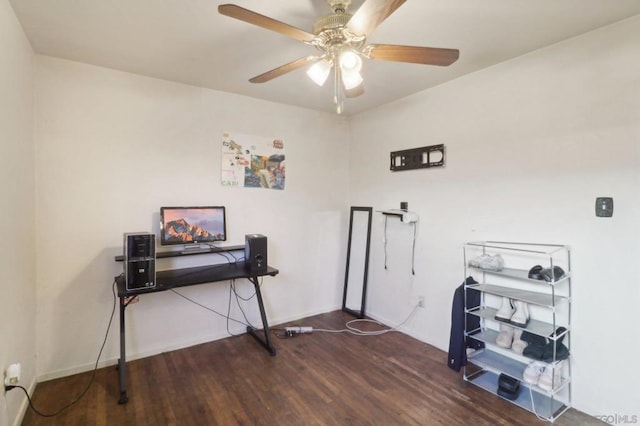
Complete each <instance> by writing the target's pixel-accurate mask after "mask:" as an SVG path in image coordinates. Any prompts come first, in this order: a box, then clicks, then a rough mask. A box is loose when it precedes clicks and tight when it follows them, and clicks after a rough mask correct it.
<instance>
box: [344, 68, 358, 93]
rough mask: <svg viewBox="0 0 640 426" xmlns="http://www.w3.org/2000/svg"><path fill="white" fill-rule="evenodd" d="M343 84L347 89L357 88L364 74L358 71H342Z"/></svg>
mask: <svg viewBox="0 0 640 426" xmlns="http://www.w3.org/2000/svg"><path fill="white" fill-rule="evenodd" d="M342 84H344V88H345V89H346V90H351V89H355V88H356V87H358V86H360V84H362V76H361V75H360V73H359V72H358V71H350V72H346V71H345V72H343V73H342Z"/></svg>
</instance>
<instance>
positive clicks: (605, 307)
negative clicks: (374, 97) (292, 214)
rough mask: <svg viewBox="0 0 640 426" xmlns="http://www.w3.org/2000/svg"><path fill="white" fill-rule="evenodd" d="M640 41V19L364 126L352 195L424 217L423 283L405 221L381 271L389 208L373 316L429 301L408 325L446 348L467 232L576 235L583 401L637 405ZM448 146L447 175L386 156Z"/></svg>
mask: <svg viewBox="0 0 640 426" xmlns="http://www.w3.org/2000/svg"><path fill="white" fill-rule="evenodd" d="M638 39H640V17H637V18H634V19H630V20H627V21H624V22H622V23H619V24H617V25H613V26H610V27H607V28H603V29H601V30H598V31H595V32H592V33H589V34H586V35H583V36H581V37H578V38H575V39H571V40H567V41H565V42H563V43H560V44H558V45H555V46H552V47H549V48H546V49H543V50H540V51H536V52H533V53H531V54H529V55H526V56H524V57H521V58H518V59H515V60H512V61H509V62H506V63H503V64H500V65H497V66H494V67H492V68H489V69H486V70H484V71H480V72H477V73H475V74H472V75H468V76H466V77H463V78H460V79H458V80H455V81H452V82H450V83H448V84H444V85H442V86H439V87H436V88H434V89H432V90H428V91H425V92H423V93H420V94H417V95H414V96H412V97H409V98H406V99H404V100H402V101H400V102H396V103H394V104H391V105H388V106H385V107H381V108H379V109H377V110H374V111H370V112H368V113H364V114H360V115H359V116H357V117H355V118H354V119H353V121H352V137H353V141H352V145H351V164H350V170H351V175H350V183H351V203H353V204H362V205H372V206H374V207H375V208H378V209H384V208H398V207H399V203H400V201H408V202H409V209H410V210H414V211H416V212H418V213H419V215H420V219H421V224H420V228H419V237H418V241H417V247H416V250H417V254H416V275H415V277H412V276H411V274H410V270H409V268H410V262H409V261H408V259H409V256H410V253H411V246H410V244H411V235H410V231H409V228H408V227H407V226H404V227H403V226H400V225H394V226H390V228H389V233H388V238H387V240H388V245H389V249H388V253H389V260H388V265H389V269H388V270H387V271H385V270H384V268H383V266H382V264H383V250H382V242H381V239H382V218H381V215H379V217H378V219H377V220H378V223H377V224H375V223H374V234H373V247H372V266H371V275H370V277H371V279H370V287H369V289H370V290H369V291H370V292H369V301H370V303H369V312H370V313H371V314H372V315H374V316H377V317H378V318H383V319H385V320H386V321H388V322H389V323H397V322H399V321H400V320H401V319H403V318H404V317H405V316H406V315H407V314H408V313H409V312H410V310H411V305H412V304H414V303H415V299H416V297H417V296H418V295H425V296H426V301H427V307H426V309H425V310H420V311H419V313H418V316H417V317H416V318H415V319H414V320H413V321H412V322H411V323H410V324H409V325H408V326H407V327H406V328H405V329H406V330H407V331H408V332H409V333H411V334H413V335H415V336H417V337H418V338H420V339H422V340H424V341H426V342H428V343H431V344H433V345H435V346H437V347H439V348H441V349H443V350H445V351H446V350H447V349H448V343H449V324H450V315H451V300H452V296H453V291H454V289H455V288H456V287H457V286H458V285H459V284H460V283H461V282H462V280H463V261H462V245H463V243H464V242H465V241H473V240H484V239H488V240H502V241H525V242H546V243H563V244H569V245H570V246H571V247H572V260H573V262H572V266H573V268H572V270H573V277H574V279H573V283H574V293H573V295H574V304H573V334H572V349H573V358H572V359H573V364H572V365H573V367H574V368H573V373H574V382H573V390H574V394H573V395H574V405H575V406H576V407H577V408H579V409H581V410H583V411H586V412H588V413H590V414H594V415H598V414H615V413H617V414H621V415H622V414H629V415H631V414H640V413H638V405H637V402H638V401H639V400H640V392H639V391H638V386H637V383H638V382H639V381H640V375H639V374H638V370H637V369H636V368H635V367H634V366H633V362H634V360H635V355H637V354H638V353H640V345H639V344H638V339H636V338H635V337H634V336H635V335H636V334H637V333H636V327H635V323H636V310H637V309H636V306H637V304H638V300H640V290H639V289H640V286H638V285H637V282H636V281H637V277H638V274H639V272H640V270H639V268H638V259H639V258H640V232H639V229H638V223H639V217H640V197H639V196H638V194H639V193H640V49H639V48H638V43H637V40H638ZM461 56H462V57H464V52H461ZM441 143H444V144H445V145H446V149H447V158H446V166H445V167H444V168H437V169H423V170H417V171H404V172H390V171H389V152H391V151H396V150H401V149H407V148H413V147H420V146H426V145H434V144H441ZM363 158H367V159H368V161H362V159H363ZM599 196H610V197H613V198H614V203H615V212H614V215H613V217H612V218H610V219H604V218H597V217H595V214H594V205H595V199H596V197H599ZM396 223H397V222H396ZM391 301H392V302H391ZM443 361H444V359H443ZM460 380H462V379H460Z"/></svg>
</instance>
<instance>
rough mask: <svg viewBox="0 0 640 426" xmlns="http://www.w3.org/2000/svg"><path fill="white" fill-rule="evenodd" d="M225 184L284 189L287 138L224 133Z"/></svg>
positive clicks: (222, 166) (222, 179) (223, 163)
mask: <svg viewBox="0 0 640 426" xmlns="http://www.w3.org/2000/svg"><path fill="white" fill-rule="evenodd" d="M221 182H222V185H223V186H237V187H245V188H268V189H284V184H285V156H284V142H283V141H282V140H280V139H275V138H267V137H261V136H252V135H242V134H235V133H224V134H223V137H222V165H221Z"/></svg>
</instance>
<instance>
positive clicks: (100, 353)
mask: <svg viewBox="0 0 640 426" xmlns="http://www.w3.org/2000/svg"><path fill="white" fill-rule="evenodd" d="M122 275H124V274H120V275H119V276H117V277H116V278H115V279H114V280H113V286H112V288H111V289H112V292H113V308H112V309H111V316H110V318H109V324H108V325H107V331H106V333H105V334H104V340H103V341H102V346H100V351H99V352H98V358H97V359H96V363H95V365H94V366H93V372H92V374H91V379H89V383H88V384H87V387H85V388H84V390H83V391H82V392H81V393H80V395H78V397H77V398H76V399H75V400H73V401H71V402H70V403H69V404H67V405H65V406H64V407H62V408H60V409H59V410H58V411H56V412H54V413H43V412H41V411H39V410H38V409H36V407H35V406H34V405H33V402H32V401H31V397H30V396H29V392H28V391H27V390H26V389H25V388H24V387H22V386H20V385H13V386H5V390H6V391H7V390H11V389H14V388H19V389H22V391H23V392H24V394H25V395H26V396H27V400H28V401H29V407H30V408H31V409H32V410H33V412H34V413H36V414H37V415H39V416H41V417H55V416H57V415H58V414H60V413H62V412H63V411H65V410H67V409H68V408H71V407H72V406H74V405H75V404H77V403H78V402H79V401H80V400H81V399H82V398H83V397H84V396H85V395H86V394H87V392H88V391H89V388H90V387H91V385H92V384H93V381H94V379H95V377H96V372H97V371H98V363H99V362H100V357H101V356H102V351H103V350H104V346H105V344H106V343H107V337H108V336H109V330H111V324H112V323H113V317H114V315H115V312H116V300H117V296H116V282H117V281H118V278H120V277H121V276H122Z"/></svg>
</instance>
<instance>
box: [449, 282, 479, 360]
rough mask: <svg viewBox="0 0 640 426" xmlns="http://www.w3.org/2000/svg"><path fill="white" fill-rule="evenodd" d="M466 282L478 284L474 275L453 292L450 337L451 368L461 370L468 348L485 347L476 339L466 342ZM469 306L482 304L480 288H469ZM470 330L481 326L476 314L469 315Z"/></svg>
mask: <svg viewBox="0 0 640 426" xmlns="http://www.w3.org/2000/svg"><path fill="white" fill-rule="evenodd" d="M465 284H478V282H477V281H476V280H474V279H473V277H471V276H469V277H468V278H467V279H466V280H465V282H464V283H462V285H460V286H459V287H458V288H456V291H455V292H454V294H453V305H452V307H451V335H450V337H449V362H448V365H449V368H451V369H453V370H455V371H460V369H461V368H462V366H463V365H467V348H468V347H469V348H474V349H478V348H481V347H484V345H483V344H482V342H479V341H477V340H475V339H468V340H467V341H466V343H465V337H464V327H465V323H464V317H465V314H464V286H465ZM467 305H468V308H475V307H478V306H480V292H479V291H478V290H474V289H469V290H467ZM467 321H468V326H469V329H470V330H475V329H476V328H478V327H480V318H479V317H477V316H475V315H467Z"/></svg>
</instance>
